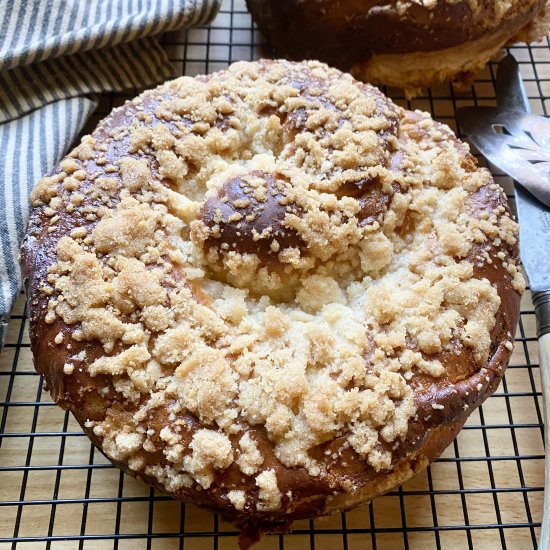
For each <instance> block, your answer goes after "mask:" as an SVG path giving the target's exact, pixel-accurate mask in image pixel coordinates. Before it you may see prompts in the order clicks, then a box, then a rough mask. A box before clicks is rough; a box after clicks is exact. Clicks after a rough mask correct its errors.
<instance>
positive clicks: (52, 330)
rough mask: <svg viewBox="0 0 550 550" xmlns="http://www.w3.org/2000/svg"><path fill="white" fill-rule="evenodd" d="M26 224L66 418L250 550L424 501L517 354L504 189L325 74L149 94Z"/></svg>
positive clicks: (265, 76) (36, 347)
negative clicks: (304, 530)
mask: <svg viewBox="0 0 550 550" xmlns="http://www.w3.org/2000/svg"><path fill="white" fill-rule="evenodd" d="M31 202H32V206H33V209H32V214H31V221H30V225H29V228H28V232H27V236H26V240H25V243H24V246H23V250H22V259H23V268H24V273H25V280H26V285H27V292H28V299H29V308H30V329H31V342H32V350H33V353H34V357H35V365H36V368H37V370H38V371H39V372H40V373H42V374H43V375H44V376H45V378H46V381H47V385H48V387H49V390H50V392H51V394H52V396H53V398H54V399H55V401H56V402H57V403H58V404H59V405H61V406H62V407H64V408H68V409H69V410H71V411H72V412H73V414H74V415H75V417H76V418H77V420H78V421H79V422H80V424H81V425H82V427H83V429H84V430H85V431H86V433H87V434H88V435H89V436H90V438H91V439H92V441H93V442H94V443H95V444H96V445H97V446H98V447H99V448H100V449H101V450H102V451H103V452H104V453H105V455H106V456H107V457H108V458H109V459H110V460H111V461H113V462H114V463H115V464H116V465H118V466H120V467H121V468H123V469H124V470H126V471H127V472H129V473H131V474H132V475H135V476H138V477H140V478H143V479H144V480H146V481H147V482H149V483H151V484H153V485H155V486H156V487H158V488H160V489H162V490H163V491H165V492H167V493H169V494H171V495H173V496H174V497H176V498H179V499H183V500H186V501H192V502H195V503H197V504H199V505H201V506H205V507H208V508H210V509H212V510H215V511H219V512H221V513H222V514H223V515H224V516H225V517H226V518H228V519H229V520H231V521H233V522H234V523H235V524H236V525H238V526H239V527H241V528H242V529H243V531H244V535H243V541H245V542H246V541H248V542H250V541H252V540H254V539H255V538H257V536H259V533H260V532H262V531H271V532H273V531H277V530H284V529H287V528H288V526H289V524H290V522H291V521H292V520H294V519H298V518H306V517H314V516H319V515H326V514H329V513H331V512H333V511H335V510H343V509H347V508H350V507H352V506H354V505H356V504H359V503H361V502H364V501H366V500H368V499H370V498H372V497H373V496H376V495H377V494H380V493H383V492H385V491H387V490H389V489H391V488H392V487H394V486H395V485H396V484H399V483H401V482H403V481H404V480H406V479H407V478H409V477H411V476H412V475H413V474H414V473H415V472H417V471H418V470H419V469H421V468H423V467H424V466H425V465H426V464H428V463H429V462H430V461H431V460H433V459H434V458H435V457H437V456H438V455H439V453H441V452H442V450H443V449H444V448H445V447H446V446H447V445H448V444H449V443H450V441H451V440H452V438H453V437H454V436H455V435H456V433H457V431H458V430H459V429H460V427H461V426H462V424H463V423H464V422H465V420H466V419H467V417H468V415H469V414H470V413H471V411H472V410H473V409H474V408H475V407H477V406H478V405H479V404H480V403H481V402H482V401H483V400H484V399H485V398H486V397H487V396H488V395H490V394H491V393H492V392H493V391H494V390H495V388H496V387H497V385H498V383H499V381H500V379H501V377H502V375H503V372H504V369H505V366H506V363H507V361H508V358H509V356H510V351H511V349H512V341H513V334H514V330H515V325H516V322H517V318H518V309H519V298H520V294H521V292H522V290H523V287H524V282H523V278H522V276H521V274H520V272H519V270H518V267H517V264H518V259H517V226H516V223H515V222H514V221H513V218H512V216H511V214H510V212H509V209H508V206H507V202H506V198H505V196H504V194H503V192H502V190H501V188H500V187H499V186H498V185H496V184H495V183H494V182H493V179H492V177H491V175H490V173H489V172H488V171H487V170H486V169H482V168H479V167H478V166H477V164H476V161H475V159H474V158H473V157H472V156H471V155H470V153H469V151H468V147H467V146H466V145H465V144H462V143H461V142H459V141H458V140H457V139H456V137H455V136H454V134H453V133H452V131H451V130H450V129H449V128H448V127H447V126H444V125H442V124H439V123H437V122H434V121H433V120H432V119H431V118H430V117H429V116H428V115H427V114H425V113H421V112H409V111H406V110H404V109H402V108H400V107H398V106H397V105H395V104H393V103H392V102H391V101H390V100H389V99H387V98H386V97H384V96H383V95H382V94H381V93H380V92H379V91H378V90H376V89H375V88H373V87H371V86H369V85H365V84H362V83H359V82H357V81H355V80H354V79H353V78H352V77H351V76H349V75H346V74H343V73H341V72H339V71H338V70H335V69H329V68H328V67H327V66H325V65H323V64H320V63H318V62H304V63H292V62H287V61H259V62H255V63H246V62H239V63H235V64H234V65H232V66H231V67H230V68H229V69H228V70H227V71H222V72H219V73H215V74H213V75H210V76H201V77H197V78H189V77H182V78H178V79H176V80H174V81H172V82H168V83H166V84H164V85H162V86H160V87H158V88H157V89H155V90H152V91H148V92H145V93H143V94H142V95H140V96H139V97H138V98H136V99H134V100H133V101H130V102H127V103H126V104H125V105H124V106H122V107H120V108H118V109H116V110H114V111H113V113H112V114H111V115H110V116H109V117H107V118H106V119H105V120H104V121H103V122H102V123H101V124H100V125H99V127H98V128H97V130H96V131H95V132H94V133H93V134H92V135H91V136H86V137H84V138H83V140H82V142H81V144H80V145H79V146H78V147H76V149H74V150H73V152H72V153H70V154H69V155H68V156H67V157H66V158H65V159H63V160H62V161H61V163H60V164H59V166H58V167H57V168H56V169H55V170H54V171H53V172H52V173H51V174H50V175H49V176H47V177H45V178H43V179H42V180H41V181H40V182H39V183H38V184H37V186H36V188H35V189H34V191H33V193H32V197H31ZM246 537H248V538H246ZM243 544H244V543H243Z"/></svg>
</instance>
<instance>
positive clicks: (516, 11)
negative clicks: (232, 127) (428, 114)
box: [246, 0, 550, 96]
mask: <svg viewBox="0 0 550 550" xmlns="http://www.w3.org/2000/svg"><path fill="white" fill-rule="evenodd" d="M246 2H247V5H248V8H249V9H250V12H251V14H252V17H253V19H254V21H255V22H256V23H257V25H258V27H259V28H260V30H261V31H262V33H264V34H265V36H266V37H267V39H268V40H269V41H270V43H271V45H272V46H273V47H274V48H275V51H276V53H277V54H278V55H282V56H285V57H290V58H292V59H310V58H314V59H320V60H322V61H325V62H327V63H330V64H332V65H334V66H337V67H339V68H340V69H344V70H349V71H351V72H352V73H353V74H354V75H355V76H356V77H357V78H360V79H361V80H364V81H365V82H372V83H375V84H386V85H389V86H397V87H400V88H404V89H405V91H406V93H407V95H409V96H414V95H417V94H419V93H420V91H421V89H422V88H425V87H428V86H435V85H438V84H441V83H444V82H448V81H456V82H458V83H460V84H463V85H464V84H470V83H471V80H472V78H473V75H474V74H475V73H476V72H478V71H479V70H481V69H482V68H483V67H484V66H485V64H486V63H487V62H488V61H489V60H490V59H491V58H492V57H494V56H495V55H496V54H497V53H498V52H499V50H500V49H501V48H502V47H503V46H504V45H506V44H507V43H510V44H511V43H514V42H523V41H525V42H536V41H538V40H541V39H543V38H545V36H546V33H547V32H548V31H549V30H550V10H549V6H550V2H549V0H338V1H335V0H246Z"/></svg>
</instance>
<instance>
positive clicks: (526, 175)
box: [457, 107, 550, 206]
mask: <svg viewBox="0 0 550 550" xmlns="http://www.w3.org/2000/svg"><path fill="white" fill-rule="evenodd" d="M457 114H458V120H459V122H460V126H461V128H462V131H463V132H464V133H465V134H466V135H467V136H468V137H469V139H470V141H471V142H472V143H473V144H474V145H475V146H476V147H477V149H479V151H480V152H481V153H482V154H483V156H485V157H486V158H487V159H488V160H490V161H491V163H492V164H494V165H495V166H496V167H497V168H499V169H500V170H502V171H503V172H505V173H506V174H508V175H510V176H511V177H512V178H514V179H515V180H516V181H518V182H519V183H520V184H521V185H523V187H525V189H527V190H528V191H529V192H530V193H532V194H533V195H534V196H535V197H536V198H537V199H539V200H540V201H542V202H543V203H544V204H546V205H547V206H550V120H548V119H546V118H543V117H540V116H537V115H532V114H530V113H526V112H521V111H516V110H511V109H502V108H500V107H464V108H462V109H460V110H459V111H458V113H457Z"/></svg>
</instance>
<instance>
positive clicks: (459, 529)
mask: <svg viewBox="0 0 550 550" xmlns="http://www.w3.org/2000/svg"><path fill="white" fill-rule="evenodd" d="M164 43H165V46H166V49H167V51H168V54H169V56H170V58H171V59H172V60H173V61H174V63H175V64H176V66H177V67H178V71H180V72H181V73H182V74H187V75H195V74H199V73H208V72H212V71H215V70H219V69H223V68H225V67H227V65H228V64H229V63H230V62H232V61H236V60H240V59H255V58H258V57H261V56H267V55H269V52H268V51H265V50H263V49H262V46H261V37H260V36H259V34H258V33H257V31H255V30H254V28H253V26H252V23H251V20H250V16H249V15H248V13H247V11H246V7H245V4H244V0H226V1H224V4H223V7H222V10H221V12H220V14H219V15H218V17H217V18H216V20H215V21H214V22H213V23H212V24H211V25H210V26H209V27H206V28H201V29H194V30H190V31H187V32H179V33H171V34H168V35H166V36H165V37H164ZM512 52H513V53H514V55H515V56H516V58H517V59H518V61H519V62H520V65H521V71H522V74H523V76H524V79H525V83H526V89H527V92H528V95H529V97H530V101H531V106H532V109H533V111H534V112H536V113H538V114H543V115H547V114H548V113H547V109H548V108H549V105H548V100H549V98H550V48H549V42H548V40H547V39H546V40H544V41H543V42H542V43H540V44H536V45H533V46H531V47H526V46H519V47H515V48H512ZM494 76H495V66H494V65H491V66H489V67H488V68H487V69H486V70H485V71H484V72H483V73H482V74H480V75H479V76H478V78H477V80H476V81H475V83H474V85H473V86H472V88H471V89H469V90H468V91H467V92H466V93H461V94H459V93H457V92H455V91H454V90H453V89H452V88H451V87H450V86H443V87H440V88H437V89H433V90H430V91H429V92H427V94H426V95H425V96H423V97H420V98H418V99H415V100H413V101H406V100H405V99H404V98H403V96H402V95H401V96H400V95H399V92H398V91H396V90H391V89H388V90H385V91H386V93H388V94H389V95H390V96H391V97H393V98H394V100H395V101H396V102H397V103H400V104H401V105H404V106H406V107H408V108H413V109H423V110H427V111H430V112H431V113H432V114H433V115H434V116H435V117H436V118H437V119H439V120H441V121H442V122H445V123H447V124H449V125H450V126H451V127H453V128H454V129H455V130H457V128H456V119H455V114H454V113H455V109H456V108H457V107H459V106H462V105H472V104H480V105H481V104H494V88H493V83H494ZM133 95H135V93H129V94H128V95H111V96H105V97H103V98H102V100H101V104H100V108H99V109H98V112H97V113H96V116H95V117H94V120H93V121H92V122H91V124H90V129H91V128H92V127H93V126H94V125H95V124H96V123H97V121H98V120H99V119H100V118H102V117H103V116H105V115H106V114H107V113H108V112H109V111H110V110H111V109H112V108H113V107H114V106H117V105H119V104H120V103H122V102H123V101H124V100H125V99H128V98H129V97H131V96H133ZM495 175H496V178H497V180H498V181H499V183H501V184H502V185H503V186H504V187H505V189H506V190H507V192H508V193H509V194H511V192H512V187H511V181H510V180H509V179H508V178H506V177H504V176H502V175H499V174H498V173H497V174H495ZM510 198H511V199H512V201H513V198H512V197H510ZM0 400H1V401H0V508H1V509H0V549H1V550H4V549H8V548H12V549H15V548H21V549H23V548H31V549H43V548H45V549H50V548H51V549H59V548H63V549H83V548H86V549H101V550H102V549H111V548H112V549H115V550H116V549H121V550H122V549H132V550H134V549H147V550H149V549H155V550H156V549H186V550H193V549H194V550H199V549H200V550H202V549H208V548H213V549H215V550H216V549H230V548H236V547H237V532H236V530H235V528H234V527H232V526H231V525H229V524H227V523H225V522H224V521H223V520H221V519H220V518H218V517H217V516H215V515H213V514H210V513H209V512H205V511H202V510H200V509H198V508H196V507H195V506H192V505H184V504H181V503H177V502H174V501H173V500H171V499H170V498H168V497H166V496H164V495H162V494H161V493H158V492H157V491H154V490H153V489H150V488H149V487H147V486H145V485H144V484H143V483H141V482H139V481H136V480H134V479H133V478H130V477H128V476H126V475H124V474H122V473H121V472H120V471H119V470H118V469H116V468H114V467H112V466H111V465H110V464H109V463H108V461H107V460H106V459H105V458H104V457H103V455H102V454H101V453H100V452H99V451H98V450H97V449H95V448H94V447H93V446H92V445H91V443H90V441H89V440H88V438H87V437H86V436H84V435H83V434H82V432H81V430H80V428H79V426H78V424H77V423H76V422H75V420H74V419H73V418H72V416H70V415H69V414H68V413H65V412H63V411H62V410H61V409H59V408H58V407H57V406H55V405H54V404H53V403H52V402H51V400H50V397H49V395H48V394H47V393H45V392H43V381H42V379H41V377H39V376H38V375H37V374H36V373H35V372H34V369H33V366H32V357H31V352H30V349H29V341H28V336H27V317H26V311H25V304H24V298H23V297H22V296H21V299H20V300H19V302H18V303H17V305H16V307H15V310H14V312H13V317H12V321H11V324H10V326H9V331H8V337H7V344H6V347H5V349H4V350H3V351H2V352H1V354H0ZM541 410H542V398H541V393H540V380H539V372H538V358H537V347H536V339H535V317H534V312H533V307H532V303H531V299H530V295H529V293H528V292H527V293H526V295H525V296H524V298H523V300H522V308H521V319H520V322H519V327H518V333H517V339H516V346H515V350H514V354H513V356H512V360H511V363H510V366H509V368H508V371H507V373H506V377H505V380H504V381H503V383H502V384H501V386H500V388H499V389H498V390H497V392H496V394H495V395H494V396H492V397H491V398H489V399H488V400H487V401H486V403H485V404H484V405H483V406H482V407H480V408H479V409H478V410H477V411H475V412H474V413H473V414H472V416H471V417H470V420H469V421H468V423H467V425H466V426H465V427H464V429H463V430H462V432H461V433H460V435H459V436H458V437H457V439H456V441H454V442H453V444H452V445H451V446H450V447H449V448H448V449H447V450H446V451H445V452H444V453H443V455H442V457H441V458H440V459H438V460H437V461H436V462H435V463H434V464H433V465H432V466H431V467H429V468H428V469H427V470H426V471H424V472H423V473H421V474H420V475H418V476H417V477H416V478H415V479H413V480H411V481H409V482H407V483H405V484H404V485H403V486H402V487H400V488H399V489H398V490H396V491H393V492H391V493H389V494H387V495H386V496H383V497H380V498H378V499H376V500H375V501H374V502H373V503H371V504H368V505H364V506H362V507H359V508H357V509H355V510H353V511H351V512H348V513H347V514H341V515H334V516H332V517H330V518H328V519H323V520H315V521H299V522H296V523H295V525H294V530H293V532H292V533H291V534H288V535H284V536H283V535H277V536H275V535H274V536H266V537H265V538H264V539H263V541H262V542H261V543H260V544H259V545H258V546H257V548H258V550H266V549H287V550H291V549H301V550H304V549H309V548H310V549H318V550H322V549H326V548H330V549H331V550H351V549H354V550H359V549H361V550H363V549H370V548H372V549H378V550H384V549H392V550H394V549H399V548H404V549H409V548H410V549H413V550H414V549H422V550H424V549H432V548H436V549H441V548H443V549H446V548H453V550H459V549H463V548H469V549H476V550H479V549H495V548H508V549H526V548H535V547H536V540H537V538H538V535H539V531H540V520H541V515H542V499H543V483H544V472H543V470H544V456H543V453H544V450H543V432H542V418H541Z"/></svg>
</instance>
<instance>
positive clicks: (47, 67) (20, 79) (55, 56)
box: [0, 0, 222, 349]
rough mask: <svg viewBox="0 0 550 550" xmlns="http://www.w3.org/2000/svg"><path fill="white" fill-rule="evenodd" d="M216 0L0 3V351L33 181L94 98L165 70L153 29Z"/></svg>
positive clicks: (171, 25) (209, 8) (158, 78)
mask: <svg viewBox="0 0 550 550" xmlns="http://www.w3.org/2000/svg"><path fill="white" fill-rule="evenodd" d="M221 1H222V0H2V1H0V349H1V347H2V344H3V342H4V338H5V332H6V328H7V322H8V317H9V313H10V311H11V308H12V306H13V303H14V301H15V298H16V296H17V293H18V292H19V289H20V286H21V272H20V269H19V262H18V255H19V245H20V243H21V240H22V238H23V234H24V231H25V225H26V223H27V218H28V211H29V208H28V196H29V193H30V191H31V189H32V187H33V186H34V183H35V182H36V180H38V179H39V178H40V177H41V176H43V175H44V174H46V173H47V172H48V171H49V170H51V169H52V168H53V167H54V165H55V164H57V162H59V160H60V158H61V157H62V156H63V155H64V154H65V152H66V151H67V149H68V148H69V147H70V146H71V144H72V143H73V141H74V140H75V138H76V137H77V136H78V134H79V133H80V132H81V130H82V128H83V126H84V124H85V122H86V120H87V119H88V117H89V116H90V114H91V113H92V112H93V111H94V109H95V107H96V106H97V101H96V99H95V98H94V96H93V94H95V93H99V92H109V91H123V90H130V89H141V88H148V87H151V86H153V85H154V84H156V83H159V82H162V81H163V80H166V79H167V78H169V77H171V76H174V67H173V66H172V65H171V63H170V62H169V61H168V58H167V56H166V53H165V52H164V50H163V49H162V47H161V46H160V43H159V41H158V38H157V37H158V35H159V34H160V33H163V32H166V31H169V30H174V29H178V28H183V27H190V26H196V25H204V24H206V23H207V22H209V21H210V20H211V19H212V18H213V17H214V16H215V15H216V13H217V11H218V9H219V6H220V4H221Z"/></svg>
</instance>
